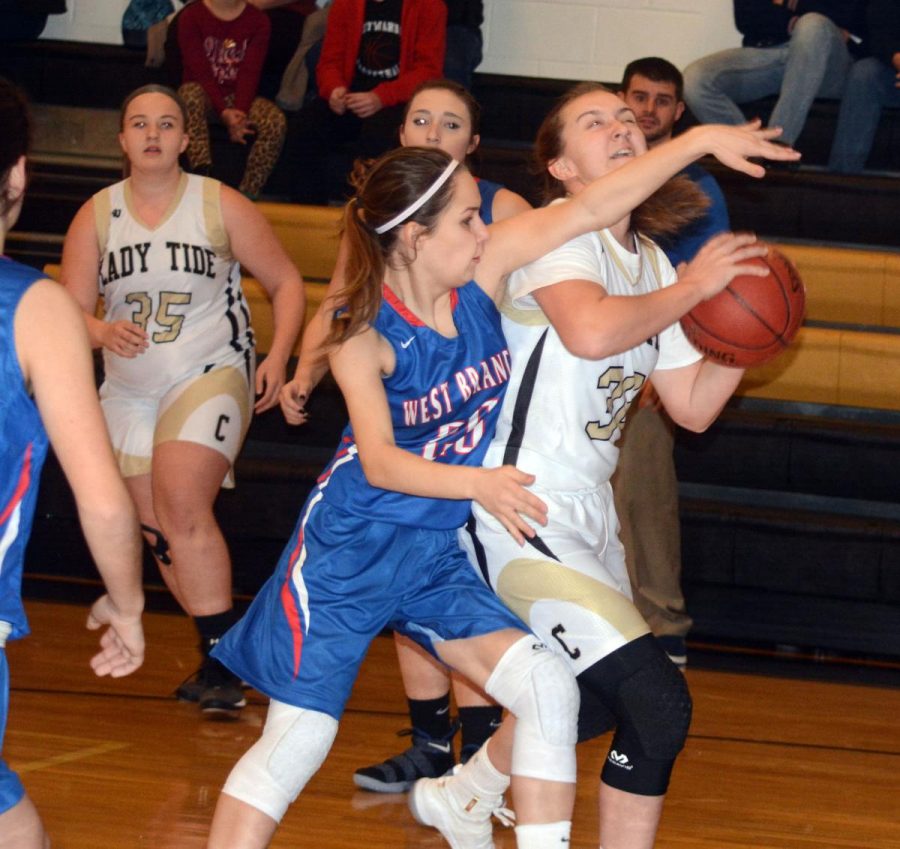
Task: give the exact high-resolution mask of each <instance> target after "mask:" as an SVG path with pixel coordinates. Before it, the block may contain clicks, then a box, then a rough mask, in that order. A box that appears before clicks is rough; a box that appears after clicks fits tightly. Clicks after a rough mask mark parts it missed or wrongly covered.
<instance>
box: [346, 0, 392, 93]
mask: <svg viewBox="0 0 900 849" xmlns="http://www.w3.org/2000/svg"><path fill="white" fill-rule="evenodd" d="M402 9H403V0H382V2H378V0H366V14H365V18H364V20H363V31H362V40H361V41H360V43H359V53H357V55H356V71H355V73H354V75H353V82H352V83H351V85H350V90H351V91H371V90H372V89H373V88H375V86H377V85H378V84H379V83H382V82H384V81H385V80H393V79H396V78H397V77H398V76H399V74H400V13H401V11H402Z"/></svg>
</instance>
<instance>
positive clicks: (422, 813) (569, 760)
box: [208, 126, 794, 849]
mask: <svg viewBox="0 0 900 849" xmlns="http://www.w3.org/2000/svg"><path fill="white" fill-rule="evenodd" d="M773 135H774V133H773V132H771V131H766V130H759V129H753V128H749V129H748V128H746V127H745V128H735V127H709V126H706V127H700V128H696V129H695V130H691V131H689V132H688V133H686V134H685V135H683V136H682V137H681V138H680V139H678V140H676V141H674V142H672V143H671V144H669V145H667V146H665V147H664V148H660V149H659V150H658V151H652V152H650V153H649V154H647V155H646V156H644V157H642V158H641V160H640V161H637V162H635V163H631V164H629V165H628V166H626V167H624V168H622V169H619V170H617V171H615V172H614V173H611V174H609V175H607V176H606V177H605V178H604V179H603V180H599V181H596V182H595V183H592V184H591V185H590V186H587V187H585V189H584V191H582V192H581V193H580V194H579V195H578V196H577V197H576V198H573V199H572V200H570V201H568V202H565V203H562V204H559V205H556V206H552V207H547V208H545V209H540V210H532V211H529V212H527V213H523V214H522V215H519V216H515V217H514V218H511V219H507V220H506V221H503V222H499V223H496V224H494V225H492V228H491V234H490V240H488V231H487V229H486V228H485V227H484V225H483V223H482V222H481V219H480V218H479V216H478V209H479V207H480V195H479V192H478V188H477V185H476V183H475V181H474V179H473V178H472V177H471V175H470V174H469V173H468V171H467V170H466V169H465V167H464V166H461V165H460V164H459V163H458V162H457V161H455V160H453V159H451V158H450V157H449V156H448V155H447V154H445V153H444V152H442V151H438V150H427V149H422V148H401V149H399V150H396V151H393V152H391V153H389V154H387V155H385V156H384V157H382V158H381V159H380V160H378V161H377V162H376V163H375V164H374V165H373V166H372V168H371V170H370V171H369V172H368V174H366V175H365V176H362V177H361V179H360V180H359V181H358V185H359V190H358V193H357V195H356V197H355V198H354V199H353V200H352V201H351V202H350V203H349V204H348V206H347V208H346V211H345V217H344V224H345V233H346V236H347V240H348V251H347V271H346V280H347V284H346V287H345V290H344V297H343V298H342V301H343V304H344V306H343V308H342V309H341V310H340V311H339V312H338V313H337V314H336V315H335V317H334V319H333V321H332V327H331V330H330V333H329V336H328V339H327V340H326V344H327V345H328V349H329V361H330V365H331V368H332V371H333V373H334V376H335V378H336V379H337V381H338V384H339V386H340V388H341V390H342V392H343V394H344V397H345V400H346V402H347V408H348V411H349V414H350V426H349V427H348V428H347V430H346V431H345V433H344V436H343V439H342V442H341V445H340V446H339V449H338V451H337V453H336V455H335V457H334V459H333V461H332V462H331V464H330V465H329V466H328V468H327V469H326V470H325V472H324V473H323V474H322V476H321V477H320V479H319V483H318V485H317V487H316V488H315V489H314V490H313V492H312V493H311V494H310V496H309V498H308V499H307V502H306V504H305V506H304V507H303V509H302V511H301V514H300V518H299V520H298V523H297V526H296V529H295V532H294V534H293V538H292V540H291V541H290V542H289V544H288V546H287V548H286V549H285V552H284V554H283V555H282V558H281V561H280V562H279V565H278V567H277V570H276V572H275V574H274V575H273V576H272V578H270V580H269V581H268V582H267V583H266V585H265V586H264V587H263V588H262V590H261V591H260V593H259V594H258V596H257V597H256V599H255V600H254V602H253V604H252V605H251V607H250V609H249V610H248V612H247V614H246V615H245V617H244V618H243V619H242V620H241V621H240V622H239V623H238V624H237V625H236V626H235V627H234V628H232V629H231V630H230V631H229V632H228V633H227V634H226V635H225V637H224V638H223V640H222V641H221V643H220V644H219V645H218V646H217V648H216V649H215V650H214V655H215V656H216V657H218V658H219V659H220V660H221V661H222V662H223V663H225V664H226V665H227V666H228V667H229V668H231V669H232V671H233V672H234V673H235V674H237V675H240V676H241V677H242V678H244V679H245V680H247V681H248V682H249V683H251V684H252V685H253V686H255V687H257V688H258V689H260V690H261V691H262V692H264V693H266V694H267V695H269V696H270V698H271V703H270V708H269V715H268V718H267V721H266V725H265V728H264V729H263V733H262V736H261V738H260V739H259V740H258V741H257V743H255V744H254V746H252V747H251V748H250V750H248V752H247V753H246V754H245V755H244V756H243V757H242V758H241V760H240V761H239V762H238V764H237V765H236V766H235V768H234V769H233V770H232V772H231V775H230V776H229V778H228V780H227V782H226V785H225V788H224V790H223V793H222V795H221V796H220V798H219V802H218V805H217V808H216V813H215V816H214V818H213V823H212V828H211V832H210V837H209V842H208V846H209V847H212V849H220V847H260V846H266V845H268V842H269V841H270V839H271V837H272V835H273V834H274V831H275V829H276V827H277V823H278V821H279V820H280V818H281V817H282V816H283V814H284V813H285V811H286V810H287V807H288V806H289V805H290V803H291V802H292V801H293V800H294V799H295V798H296V796H297V795H298V794H299V793H300V791H301V790H302V789H303V787H304V786H305V785H306V783H307V781H308V780H309V778H310V777H311V776H312V775H313V774H314V773H315V772H316V770H317V769H318V767H319V766H320V764H321V763H322V761H323V760H324V758H325V756H326V754H327V752H328V750H329V748H330V746H331V743H332V741H333V740H334V736H335V734H336V732H337V723H338V720H339V718H340V716H341V714H342V712H343V709H344V705H345V703H346V700H347V697H348V695H349V692H350V688H351V686H352V683H353V680H354V678H355V676H356V673H357V670H358V668H359V664H360V663H361V661H362V658H363V656H364V654H365V652H366V649H367V647H368V644H369V642H370V641H371V640H372V638H373V637H374V636H375V635H376V634H377V633H379V631H380V630H381V629H382V628H383V627H385V626H390V627H392V628H394V629H395V630H399V631H401V632H402V633H404V634H406V635H407V636H409V637H410V638H412V639H414V640H415V641H417V642H419V643H420V644H422V645H423V646H424V647H425V648H426V649H428V650H429V651H431V652H433V653H434V654H435V655H436V656H437V657H438V658H440V660H441V661H442V662H444V663H446V664H447V665H448V666H451V667H453V668H455V669H457V670H459V671H460V672H462V673H463V674H464V675H466V676H467V677H468V678H469V679H470V680H471V681H473V683H475V684H476V685H478V686H481V687H483V688H484V690H485V691H486V692H487V693H488V694H489V695H491V696H492V697H493V698H495V699H496V700H497V701H498V702H500V703H501V704H503V705H504V706H506V707H508V708H509V709H510V712H511V714H512V715H514V716H515V718H516V720H515V721H509V722H504V725H503V727H501V729H500V730H499V731H498V732H497V733H496V734H495V735H494V736H493V737H492V738H491V740H490V741H489V743H488V744H487V746H486V747H485V748H483V749H481V750H479V752H478V753H477V754H476V755H475V757H473V758H472V759H471V760H470V761H469V763H468V764H467V765H466V767H465V768H464V769H465V770H466V780H465V781H463V782H459V783H456V784H454V785H453V788H452V792H448V790H450V789H451V788H449V787H448V786H447V785H446V784H442V783H440V782H438V783H436V784H435V785H433V786H431V787H430V788H429V791H428V793H426V794H419V795H418V797H417V804H416V806H415V808H414V811H413V813H414V815H415V816H416V818H417V819H419V820H420V821H421V822H424V823H428V824H431V825H435V826H437V827H438V828H440V829H441V831H442V832H443V833H444V835H445V836H447V837H448V839H449V840H450V842H451V845H453V846H484V847H488V846H490V845H491V834H490V831H491V828H490V815H491V812H492V811H494V810H495V809H496V808H497V807H498V806H499V805H500V800H501V794H500V792H498V787H499V786H504V787H505V786H506V775H509V774H512V776H513V794H514V798H515V801H516V806H517V808H518V816H519V822H520V825H518V826H517V829H516V837H517V841H518V844H519V846H522V847H538V846H540V847H543V846H561V845H563V844H565V843H567V842H568V833H569V828H570V820H571V809H572V804H573V801H574V781H575V760H574V743H575V737H576V727H575V725H576V716H577V706H578V697H577V689H576V688H575V687H574V679H573V677H572V675H571V673H569V672H568V671H567V670H566V667H565V664H563V663H562V662H561V661H560V660H559V658H557V657H556V656H554V655H552V654H551V653H549V652H548V650H547V649H546V647H544V646H542V645H541V644H540V643H537V642H536V641H535V639H534V637H533V636H529V635H528V634H527V633H526V632H524V631H523V630H522V629H521V625H520V623H519V620H518V619H517V618H516V617H514V616H512V615H511V614H510V613H509V612H508V611H507V610H506V609H505V608H504V607H503V606H502V604H498V600H497V599H496V597H495V596H493V594H492V593H491V592H489V591H488V589H487V587H486V586H485V585H484V584H483V583H481V581H480V579H478V578H477V576H475V574H474V572H473V571H472V570H471V567H470V566H469V565H468V563H467V561H466V560H465V558H464V557H463V556H462V554H461V551H460V550H459V548H458V547H457V543H456V537H455V528H457V527H458V526H459V524H460V523H461V522H462V521H463V519H464V518H465V517H466V515H467V514H468V511H469V501H470V500H474V501H476V502H477V503H478V504H480V505H481V506H482V507H484V509H485V510H487V511H488V512H489V513H490V514H491V515H492V516H494V517H495V518H496V520H497V521H498V522H500V523H501V524H502V525H503V527H505V528H506V529H507V530H508V531H509V532H510V533H511V534H512V535H513V537H514V538H515V539H517V540H519V541H523V540H524V538H525V536H526V535H531V534H532V533H533V531H532V530H531V526H530V524H529V522H533V523H537V524H540V523H541V522H542V521H543V511H544V507H543V505H542V503H541V502H540V501H539V500H537V499H535V498H534V497H533V496H532V495H531V494H530V493H529V492H528V491H527V489H526V488H525V487H526V486H527V485H528V484H530V483H531V482H532V481H531V478H530V477H529V476H527V475H523V474H522V473H521V472H519V471H517V470H516V469H515V468H512V467H509V466H501V467H498V468H495V469H492V470H486V469H483V468H481V467H480V463H481V459H482V457H483V454H484V451H485V448H486V444H487V442H488V440H489V439H490V436H491V433H492V429H493V425H494V420H495V417H496V415H497V412H498V408H499V405H500V401H501V398H502V395H503V390H504V386H505V384H506V382H507V380H508V376H509V371H508V358H507V355H506V348H505V343H504V340H503V336H502V333H501V332H500V324H499V315H498V313H497V311H496V309H495V302H496V299H498V298H499V297H500V296H501V293H502V289H503V284H504V281H505V280H506V277H507V275H508V274H509V273H510V272H511V271H512V270H514V269H515V268H518V267H520V266H521V265H523V264H524V263H526V262H528V261H530V260H531V259H533V258H536V257H538V256H540V255H541V254H542V253H544V252H546V251H547V250H548V249H549V248H550V247H552V246H554V245H559V244H562V243H563V242H564V241H566V240H567V239H568V238H572V237H573V236H574V235H575V234H578V233H583V232H587V231H590V230H594V229H596V228H598V227H602V226H604V225H606V224H608V223H611V222H614V221H616V220H618V219H619V218H620V217H621V216H622V215H623V214H625V213H626V212H627V210H630V209H632V208H633V207H634V206H635V205H636V204H637V203H639V202H640V201H641V200H643V199H644V198H645V197H646V196H647V195H648V194H649V193H650V192H651V191H652V190H653V189H654V188H656V187H657V186H659V185H660V184H661V183H662V182H664V181H665V179H666V178H668V177H669V176H671V175H672V174H674V173H677V171H679V170H681V168H683V167H684V165H686V164H687V163H688V162H690V161H693V160H694V159H696V158H698V157H699V156H701V155H704V154H705V153H708V152H713V153H716V154H718V155H719V156H720V158H721V159H722V160H723V161H724V162H725V163H726V164H732V165H734V166H735V167H738V168H740V169H741V170H744V171H746V172H747V173H751V174H757V175H761V174H762V173H763V169H762V167H761V166H758V165H753V164H750V163H748V162H747V161H746V160H745V157H746V156H771V157H772V158H777V159H786V158H793V156H794V154H793V153H792V152H790V151H786V150H785V149H783V148H779V147H778V146H776V145H773V144H772V143H770V142H768V141H767V139H768V138H770V137H772V136H773ZM466 281H469V282H466ZM513 744H515V745H513Z"/></svg>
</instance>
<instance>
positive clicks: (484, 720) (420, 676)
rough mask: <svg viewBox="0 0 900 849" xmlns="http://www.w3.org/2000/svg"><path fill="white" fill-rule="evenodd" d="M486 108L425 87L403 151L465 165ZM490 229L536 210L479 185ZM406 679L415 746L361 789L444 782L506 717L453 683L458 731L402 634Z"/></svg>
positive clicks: (410, 114)
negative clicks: (421, 150) (414, 149)
mask: <svg viewBox="0 0 900 849" xmlns="http://www.w3.org/2000/svg"><path fill="white" fill-rule="evenodd" d="M480 121H481V107H480V106H479V104H478V102H477V101H476V100H475V99H474V98H473V97H472V95H471V94H470V93H469V92H468V91H467V90H466V89H465V88H463V87H462V86H461V85H459V83H456V82H453V81H452V80H429V81H428V82H425V83H422V85H420V86H419V87H418V88H417V89H416V91H415V92H414V93H413V96H412V97H411V98H410V99H409V102H408V103H407V104H406V110H405V112H404V116H403V122H402V124H401V126H400V143H401V144H402V145H403V146H404V147H405V146H409V145H420V146H422V147H436V148H439V149H440V150H443V151H446V152H447V153H449V154H450V156H452V157H453V158H454V159H458V160H459V161H460V162H465V161H467V160H468V157H469V156H470V155H471V154H472V153H474V152H475V150H476V148H477V147H478V143H479V140H480V136H479V127H480ZM477 183H478V191H479V194H480V197H481V206H480V207H479V212H478V214H479V215H480V217H481V220H482V221H483V222H484V223H485V224H490V223H491V222H492V221H502V220H504V219H505V218H509V217H511V216H512V215H515V214H517V213H519V212H524V211H525V210H527V209H530V206H529V204H528V202H527V201H526V200H525V199H524V198H522V197H521V196H520V195H517V194H516V193H515V192H511V191H510V190H509V189H506V188H504V187H502V186H501V185H499V184H498V183H494V182H491V181H490V180H484V179H478V180H477ZM345 256H346V239H344V240H342V242H341V247H340V249H339V257H340V259H339V261H338V264H337V266H336V267H335V270H334V274H333V276H332V279H331V283H330V284H329V287H328V295H329V297H333V296H334V295H335V294H337V293H338V292H340V290H341V289H342V288H343V286H344V283H345V280H344V265H345ZM333 311H334V307H333V305H332V302H331V301H329V300H328V299H327V298H326V299H324V300H323V303H322V305H321V306H320V308H319V310H318V311H317V313H316V315H315V316H314V318H313V319H312V321H311V322H310V323H309V325H308V326H307V328H306V331H305V332H304V334H303V350H302V351H301V355H300V360H299V362H298V363H297V370H296V373H295V375H294V378H293V380H291V381H290V382H288V383H286V384H285V385H284V386H283V387H282V390H281V408H282V411H283V412H284V415H285V418H286V419H287V421H288V422H289V423H291V424H302V423H303V422H304V421H305V420H306V410H305V405H306V402H307V400H308V398H309V396H310V394H311V393H312V391H313V388H314V387H315V385H316V384H317V383H318V381H319V380H320V379H321V377H322V375H323V374H324V373H325V371H327V361H326V360H325V358H324V357H323V356H322V355H321V351H319V346H320V345H321V343H322V341H323V340H324V339H325V338H326V337H327V335H328V327H329V325H330V323H331V313H332V312H333ZM394 641H395V644H396V647H397V659H398V661H399V664H400V675H401V678H402V680H403V687H404V690H405V691H406V696H407V700H408V704H409V718H410V723H411V726H412V745H411V746H410V747H409V748H408V749H407V750H406V751H405V752H403V753H401V754H399V755H396V756H394V757H391V758H388V759H387V760H386V761H384V762H383V763H378V764H375V765H372V766H367V767H363V768H361V769H358V770H357V771H356V773H355V774H354V776H353V780H354V782H355V783H356V785H357V786H358V787H362V788H364V789H366V790H374V791H377V792H382V793H400V792H404V791H406V790H408V789H409V788H410V787H411V786H412V783H413V782H414V781H415V780H416V779H417V778H423V777H433V776H438V775H443V774H444V773H445V772H447V771H448V770H449V769H451V768H452V767H453V765H454V763H455V757H454V753H453V743H452V740H453V737H454V736H455V734H456V731H457V727H458V728H459V730H460V731H461V735H462V743H461V754H460V759H461V760H463V761H465V760H468V758H469V757H470V756H471V755H472V754H474V753H475V752H476V751H478V749H480V748H481V746H482V745H483V744H484V742H485V740H487V738H488V737H489V736H490V735H491V733H492V732H493V731H494V730H495V729H496V728H498V727H499V725H500V720H501V718H502V715H503V709H502V708H501V707H500V706H499V705H497V704H496V703H494V702H492V701H490V700H488V699H487V698H486V696H485V695H484V693H482V692H481V691H479V690H477V689H475V688H473V687H472V685H471V684H470V683H469V682H468V681H467V680H466V679H465V678H463V677H462V676H460V675H453V695H454V700H455V702H456V705H457V707H458V709H459V722H458V726H457V723H455V722H454V721H453V719H452V717H451V714H450V681H451V676H450V672H449V671H448V670H447V668H446V667H445V666H444V665H443V664H442V663H440V662H439V661H437V660H436V659H435V658H434V657H433V656H432V655H431V654H429V653H428V652H427V651H425V650H424V649H423V648H421V647H420V646H419V645H418V644H417V643H415V642H414V641H412V640H410V639H409V638H407V637H404V636H403V635H402V634H399V633H395V634H394Z"/></svg>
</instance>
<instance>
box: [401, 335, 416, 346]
mask: <svg viewBox="0 0 900 849" xmlns="http://www.w3.org/2000/svg"><path fill="white" fill-rule="evenodd" d="M415 341H416V337H415V336H410V337H409V339H407V340H406V341H405V342H401V343H400V347H401V348H403V349H406V348H408V347H409V346H410V345H412V343H413V342H415Z"/></svg>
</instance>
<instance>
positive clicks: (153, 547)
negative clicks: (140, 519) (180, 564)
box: [141, 524, 172, 566]
mask: <svg viewBox="0 0 900 849" xmlns="http://www.w3.org/2000/svg"><path fill="white" fill-rule="evenodd" d="M141 530H142V531H143V532H144V533H145V534H146V535H147V537H148V539H147V544H148V545H149V546H150V551H152V552H153V556H154V557H155V558H156V559H157V560H158V561H159V562H160V563H162V564H163V565H164V566H171V565H172V558H171V557H170V556H169V541H168V540H167V539H166V538H165V537H164V536H163V532H162V531H161V530H159V529H158V528H151V527H150V525H144V524H141ZM150 538H152V539H150Z"/></svg>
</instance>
